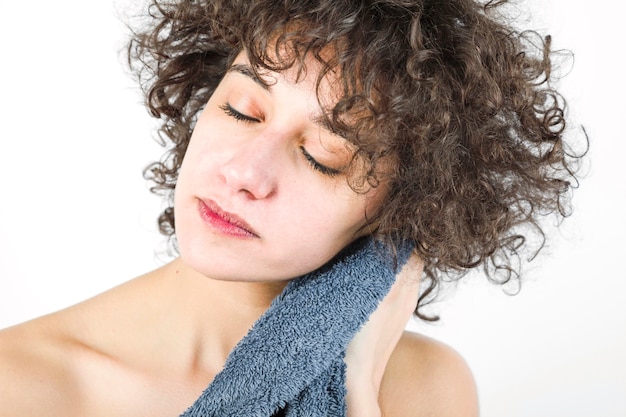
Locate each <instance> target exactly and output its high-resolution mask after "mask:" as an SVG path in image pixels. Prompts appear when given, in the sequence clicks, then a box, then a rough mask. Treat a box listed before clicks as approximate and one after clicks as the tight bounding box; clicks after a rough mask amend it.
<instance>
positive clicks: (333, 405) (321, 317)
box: [181, 239, 412, 417]
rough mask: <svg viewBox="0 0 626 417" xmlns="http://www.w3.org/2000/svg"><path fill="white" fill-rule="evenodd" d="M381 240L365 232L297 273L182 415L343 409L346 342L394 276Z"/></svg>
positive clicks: (289, 415)
mask: <svg viewBox="0 0 626 417" xmlns="http://www.w3.org/2000/svg"><path fill="white" fill-rule="evenodd" d="M411 249H412V247H411V246H409V245H405V246H404V247H402V248H399V249H398V254H397V265H398V266H397V268H394V264H393V260H392V256H391V255H390V253H389V251H387V250H386V249H385V248H384V247H383V246H382V244H380V243H375V242H374V241H373V240H372V239H369V240H365V239H362V240H360V241H358V242H355V243H354V244H353V245H351V246H350V247H349V248H347V249H346V250H344V251H343V252H342V253H341V254H339V255H338V256H337V257H336V258H335V259H334V260H333V261H331V262H330V263H329V264H327V265H325V266H323V267H322V268H320V269H318V270H316V271H314V272H312V273H310V274H307V275H305V276H302V277H300V278H297V279H295V280H293V281H291V282H290V283H289V284H288V285H287V286H286V287H285V289H284V291H283V292H282V293H281V294H280V295H279V296H278V297H276V299H275V300H274V301H273V302H272V305H271V306H270V308H269V309H268V310H267V311H266V312H265V314H263V316H261V318H260V319H259V320H258V321H257V322H256V324H255V325H254V327H253V328H252V329H251V330H250V332H249V333H248V334H247V335H246V336H245V337H244V338H243V339H242V340H241V341H240V342H239V343H238V344H237V346H235V348H234V349H233V350H232V352H231V353H230V355H229V356H228V359H227V360H226V364H225V366H224V369H223V370H222V371H221V372H220V373H219V374H218V375H217V376H216V377H215V379H214V380H213V382H212V383H211V384H210V385H209V386H208V388H207V389H206V390H205V391H204V392H203V393H202V395H201V396H200V398H198V400H196V402H195V403H194V404H193V405H192V406H191V407H190V408H189V409H187V411H185V412H184V413H183V414H182V416H181V417H231V416H232V417H234V416H237V417H270V416H272V415H273V414H274V413H276V412H277V411H278V410H280V409H281V408H284V415H285V416H286V417H308V416H310V417H323V416H344V415H345V414H346V403H345V395H346V390H345V363H344V361H343V358H344V354H345V349H346V346H347V345H348V343H349V342H350V341H351V340H352V338H353V337H354V335H355V334H356V332H357V331H358V330H359V328H360V327H361V326H362V325H363V324H364V323H365V322H366V321H367V319H368V318H369V316H370V314H371V313H372V312H373V311H374V310H375V309H376V307H377V306H378V304H379V302H380V301H381V300H382V299H383V298H384V296H385V295H386V294H387V293H388V292H389V289H390V288H391V285H392V284H393V283H394V282H395V275H396V270H399V269H400V268H401V267H402V266H403V265H404V263H405V262H406V261H407V259H408V257H409V255H410V252H411Z"/></svg>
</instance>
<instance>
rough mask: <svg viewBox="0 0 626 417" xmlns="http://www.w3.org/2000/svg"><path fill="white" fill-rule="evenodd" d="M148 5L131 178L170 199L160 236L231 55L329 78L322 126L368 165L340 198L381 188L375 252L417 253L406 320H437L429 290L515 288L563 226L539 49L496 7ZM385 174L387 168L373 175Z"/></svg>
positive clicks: (564, 201) (561, 128)
mask: <svg viewBox="0 0 626 417" xmlns="http://www.w3.org/2000/svg"><path fill="white" fill-rule="evenodd" d="M151 2H152V3H151V5H150V8H149V16H148V17H149V20H148V23H147V24H146V25H145V26H143V27H142V28H140V30H137V31H135V32H134V33H133V37H132V39H131V42H130V44H129V50H128V52H129V63H130V65H131V68H132V69H133V70H134V71H135V73H136V74H137V76H138V78H139V81H140V84H141V86H142V88H143V91H144V92H145V96H146V105H147V107H148V109H149V111H150V112H151V114H152V115H153V116H154V117H157V118H160V119H161V120H162V125H161V128H160V130H159V136H160V138H161V140H162V143H163V145H168V146H169V149H168V150H167V152H166V154H165V156H164V158H163V159H162V160H161V161H159V162H155V163H153V164H151V165H150V166H149V167H148V168H146V171H145V175H146V177H147V178H148V179H150V180H151V181H153V182H154V186H153V187H152V191H153V192H156V193H161V194H164V195H166V196H168V197H169V200H168V201H169V203H170V206H169V207H168V208H166V209H165V211H164V212H163V213H162V214H161V216H160V217H159V227H160V230H161V232H162V233H164V234H166V235H169V236H170V237H172V236H173V234H174V232H175V230H174V211H173V207H172V204H171V202H172V199H171V197H172V192H173V190H174V187H175V185H176V179H177V174H178V170H179V168H180V165H181V162H182V159H183V156H184V154H185V150H186V148H187V145H188V143H189V140H190V137H191V132H192V130H193V128H194V125H195V122H196V120H197V117H198V114H199V112H200V110H201V109H202V108H203V106H204V105H205V104H206V102H207V101H208V99H209V97H210V96H211V94H212V93H213V91H214V90H215V88H216V87H217V85H218V84H219V82H220V80H221V78H222V76H223V75H224V74H225V72H226V71H227V68H228V67H229V65H230V64H231V62H232V60H233V59H234V57H235V56H236V55H237V54H238V53H240V52H241V51H246V53H247V55H248V58H249V60H250V62H251V64H252V66H253V68H255V70H260V69H267V70H273V71H282V70H285V69H287V68H290V67H292V66H294V65H296V66H297V68H299V69H300V70H304V71H306V66H305V57H314V58H315V60H317V61H318V62H319V63H320V64H321V68H322V70H321V71H320V72H319V75H318V84H317V85H318V88H319V85H320V82H321V80H322V79H323V78H324V76H325V75H326V74H327V73H329V72H330V71H333V72H334V73H337V74H339V77H340V81H341V82H340V86H341V88H343V91H342V94H341V95H340V99H339V100H338V102H337V103H336V104H335V105H334V107H332V108H328V109H326V115H325V117H326V118H327V121H328V124H329V126H331V128H332V130H333V131H334V132H336V133H338V134H341V135H342V136H343V137H345V138H346V139H347V140H348V141H349V143H350V144H351V147H352V148H353V149H354V150H355V152H354V158H353V163H354V161H356V160H359V161H365V162H366V164H365V173H364V174H363V175H358V176H350V179H349V181H350V185H351V186H352V187H353V189H354V190H355V191H357V192H359V191H360V190H362V189H364V186H367V185H369V186H374V187H375V186H377V184H379V183H380V182H381V181H383V180H384V181H385V183H386V184H388V186H389V195H388V198H387V200H386V202H385V204H384V207H383V208H382V209H381V210H380V212H379V213H378V214H377V216H376V218H375V221H376V222H377V224H378V227H377V230H376V235H377V237H379V238H381V239H385V240H386V241H389V242H394V241H398V239H411V240H413V241H414V242H416V244H417V246H416V249H415V250H416V252H417V254H418V255H419V256H420V257H421V258H422V259H423V261H424V262H425V271H424V277H425V280H424V285H425V288H424V291H422V293H421V296H420V299H419V301H418V305H417V307H416V314H417V315H418V316H420V317H422V318H424V319H435V318H433V317H428V316H425V315H424V314H421V313H420V310H421V307H422V306H423V305H425V304H427V303H428V302H429V301H432V299H434V298H435V296H436V294H437V291H436V289H437V287H438V285H439V283H440V282H441V281H442V280H444V279H456V278H459V277H461V276H463V275H464V274H465V273H467V271H468V270H470V269H472V268H475V267H478V266H482V267H484V270H485V272H486V274H487V276H488V277H489V278H490V279H491V280H492V281H494V282H498V283H506V282H509V281H511V280H514V281H516V280H518V278H519V271H518V269H519V266H518V263H519V262H518V261H519V259H520V257H521V254H522V253H524V251H530V252H532V254H531V258H532V257H533V256H534V254H535V252H537V251H538V250H539V249H540V248H539V249H537V248H536V247H534V248H532V247H533V245H530V244H529V241H530V240H531V239H529V237H531V236H539V238H540V241H541V242H543V240H544V232H543V227H542V222H541V219H542V218H543V217H544V216H546V215H549V214H555V215H556V216H557V217H558V218H562V217H565V216H567V215H569V199H570V192H569V191H570V189H571V188H572V186H573V185H575V184H576V167H577V164H576V162H577V158H578V157H579V156H577V155H574V154H573V152H572V151H571V150H570V146H569V145H568V144H566V143H565V141H564V136H565V128H566V119H565V101H564V100H563V98H562V97H561V95H560V94H559V93H558V92H557V91H556V90H555V89H554V87H553V86H552V81H553V78H554V77H553V74H552V72H553V71H552V69H553V64H552V62H551V57H552V55H553V51H551V48H550V44H551V39H550V37H549V36H547V37H545V38H543V37H541V36H540V35H539V34H537V33H536V32H533V31H518V30H516V29H514V28H513V26H512V25H510V24H509V23H508V22H507V21H506V19H505V18H504V17H503V15H502V14H499V13H498V12H497V10H498V8H499V6H501V5H502V4H503V3H505V1H489V2H487V3H486V4H482V3H479V2H477V1H474V0H436V1H435V0H211V1H209V0H151ZM281 51H283V53H281ZM284 51H289V52H288V53H284ZM318 93H319V91H318ZM318 97H319V94H318ZM383 160H387V161H389V160H392V161H393V163H392V164H390V165H391V167H390V169H385V170H382V171H383V172H381V170H380V169H377V167H378V166H379V162H380V161H383ZM540 246H543V244H541V245H540ZM531 248H532V249H531Z"/></svg>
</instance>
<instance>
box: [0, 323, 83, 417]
mask: <svg viewBox="0 0 626 417" xmlns="http://www.w3.org/2000/svg"><path fill="white" fill-rule="evenodd" d="M70 362H71V359H70V358H69V357H67V355H65V356H63V355H59V350H58V341H57V340H55V338H54V337H53V336H52V333H51V332H50V331H48V329H47V328H46V322H45V320H41V319H38V320H35V321H32V322H27V323H25V324H21V325H18V326H15V327H11V328H8V329H5V330H1V331H0V417H9V416H10V417H30V416H40V415H49V416H56V415H65V416H72V415H75V413H74V412H73V410H72V409H71V407H72V404H73V403H75V402H73V401H72V402H69V401H67V400H66V399H67V398H77V397H78V396H77V395H76V393H75V392H73V388H72V387H75V384H73V383H71V382H70V380H71V378H72V375H71V372H69V371H70V369H71V366H70Z"/></svg>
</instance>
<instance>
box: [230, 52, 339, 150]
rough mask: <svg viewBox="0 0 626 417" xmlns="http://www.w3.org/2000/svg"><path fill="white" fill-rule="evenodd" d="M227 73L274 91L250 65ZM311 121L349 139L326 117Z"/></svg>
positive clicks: (239, 66)
mask: <svg viewBox="0 0 626 417" xmlns="http://www.w3.org/2000/svg"><path fill="white" fill-rule="evenodd" d="M226 72H227V73H229V72H237V73H239V74H242V75H245V76H246V77H248V78H250V79H251V80H252V81H254V82H255V83H256V84H258V85H260V86H261V87H262V88H263V89H264V90H265V91H269V92H271V91H272V89H271V85H268V84H267V83H266V82H265V81H264V80H263V79H262V78H261V77H259V75H258V74H257V73H256V72H255V71H254V70H253V69H252V67H251V66H250V65H246V64H233V65H231V66H230V67H229V68H228V70H227V71H226ZM309 119H310V120H311V121H312V122H313V123H315V124H316V125H317V126H319V127H321V128H322V129H324V130H326V131H328V132H329V133H331V134H333V135H337V136H339V137H340V138H343V139H347V138H346V137H345V136H344V135H341V134H339V133H337V132H336V131H335V129H333V127H332V125H331V124H330V123H329V121H328V119H327V118H326V117H324V115H311V116H309Z"/></svg>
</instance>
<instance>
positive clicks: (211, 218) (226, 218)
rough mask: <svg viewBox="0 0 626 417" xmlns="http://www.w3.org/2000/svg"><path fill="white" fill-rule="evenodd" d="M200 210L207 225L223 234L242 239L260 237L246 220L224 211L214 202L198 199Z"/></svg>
mask: <svg viewBox="0 0 626 417" xmlns="http://www.w3.org/2000/svg"><path fill="white" fill-rule="evenodd" d="M198 209H199V211H200V216H201V217H202V219H203V220H204V221H205V223H207V224H208V225H209V226H211V228H212V229H214V230H217V231H218V232H220V233H222V234H225V235H228V236H233V237H240V238H250V237H259V234H258V233H257V232H256V231H255V230H254V229H253V228H252V226H250V225H249V224H248V223H246V221H245V220H244V219H242V218H241V217H239V216H237V215H236V214H234V213H229V212H227V211H224V210H222V208H221V207H220V206H219V205H218V204H217V203H216V202H215V201H213V200H208V199H207V200H204V199H198Z"/></svg>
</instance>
